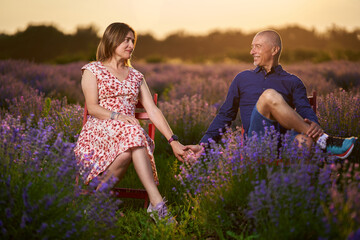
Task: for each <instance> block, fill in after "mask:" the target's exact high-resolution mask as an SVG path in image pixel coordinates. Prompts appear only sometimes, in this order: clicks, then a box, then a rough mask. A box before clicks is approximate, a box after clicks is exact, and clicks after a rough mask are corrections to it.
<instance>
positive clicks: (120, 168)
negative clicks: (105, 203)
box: [96, 150, 131, 190]
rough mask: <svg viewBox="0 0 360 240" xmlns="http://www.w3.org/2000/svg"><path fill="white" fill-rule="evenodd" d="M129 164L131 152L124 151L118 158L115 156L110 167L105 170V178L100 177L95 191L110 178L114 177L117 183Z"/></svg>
mask: <svg viewBox="0 0 360 240" xmlns="http://www.w3.org/2000/svg"><path fill="white" fill-rule="evenodd" d="M130 163H131V150H128V151H125V152H123V153H121V154H120V155H119V156H117V157H116V158H115V160H114V161H113V162H112V163H111V164H110V166H109V167H108V168H107V169H106V171H105V176H103V177H102V179H101V183H100V184H99V185H98V187H97V188H96V190H98V189H99V188H100V187H101V185H102V184H103V183H105V182H107V181H109V179H110V178H111V177H116V178H117V179H118V181H119V180H121V179H122V177H123V176H124V174H125V172H126V170H127V169H128V167H129V165H130Z"/></svg>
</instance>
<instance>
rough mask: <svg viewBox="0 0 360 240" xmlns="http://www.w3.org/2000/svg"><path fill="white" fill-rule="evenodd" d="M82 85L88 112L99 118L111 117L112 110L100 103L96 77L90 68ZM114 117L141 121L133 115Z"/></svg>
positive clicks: (133, 122) (132, 121)
mask: <svg viewBox="0 0 360 240" xmlns="http://www.w3.org/2000/svg"><path fill="white" fill-rule="evenodd" d="M81 87H82V90H83V93H84V96H85V102H86V106H87V109H88V113H89V114H90V115H92V116H94V117H96V118H98V119H102V120H106V119H110V117H111V113H112V112H111V111H110V110H108V109H105V108H103V107H101V106H100V105H99V100H98V97H99V96H98V88H97V81H96V77H95V76H94V74H93V73H92V72H90V71H89V70H84V72H83V75H82V79H81ZM114 117H115V118H114V119H115V120H120V121H124V122H127V123H130V124H139V121H138V120H137V119H136V118H134V117H132V116H126V115H121V114H116V115H114Z"/></svg>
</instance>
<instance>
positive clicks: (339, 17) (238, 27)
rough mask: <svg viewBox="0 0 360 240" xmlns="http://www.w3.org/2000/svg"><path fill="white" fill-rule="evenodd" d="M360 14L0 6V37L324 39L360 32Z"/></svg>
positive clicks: (276, 8)
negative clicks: (89, 34) (44, 31)
mask: <svg viewBox="0 0 360 240" xmlns="http://www.w3.org/2000/svg"><path fill="white" fill-rule="evenodd" d="M19 6H21V7H19ZM359 9H360V1H359V0H346V1H341V0H317V1H315V2H314V1H312V0H298V1H291V2H290V1H287V0H274V1H272V2H268V1H266V0H261V1H257V2H249V1H245V0H238V1H235V0H223V1H221V2H219V1H214V0H208V1H205V0H197V1H194V0H192V1H191V0H184V1H182V2H177V1H174V0H157V1H146V0H144V1H140V0H132V1H130V2H126V1H123V0H105V1H103V2H101V3H99V2H98V1H96V0H88V1H84V0H79V1H75V2H74V1H70V0H63V1H61V2H51V3H50V2H49V1H45V0H33V1H31V2H29V1H26V0H18V1H8V0H0V32H1V33H4V34H9V35H11V34H14V33H16V32H18V31H24V30H25V29H26V28H27V27H28V26H29V25H52V26H54V27H56V28H57V29H58V30H60V31H62V32H64V33H66V34H71V33H75V31H76V29H77V28H78V27H87V26H90V25H93V26H95V27H96V30H97V33H98V34H99V36H101V35H102V33H103V31H104V30H105V28H106V26H108V25H109V24H110V23H112V22H125V23H127V24H129V25H130V26H132V27H133V28H134V29H135V30H136V31H137V32H138V33H139V34H147V33H150V34H151V35H152V36H154V37H155V38H156V39H159V40H160V39H164V38H165V37H166V36H169V35H171V34H174V33H179V32H183V33H185V34H189V35H200V36H201V35H206V34H208V33H210V32H214V31H220V32H225V31H241V32H243V33H246V34H248V33H252V32H256V31H260V30H263V29H269V28H283V27H286V26H294V25H296V26H299V27H301V28H305V29H308V30H312V29H315V30H316V31H317V32H319V33H321V32H326V30H328V29H330V28H331V27H333V26H338V27H340V28H344V29H346V30H347V31H354V30H355V29H359V28H360V16H359V14H358V10H359ZM154 26H156V27H154Z"/></svg>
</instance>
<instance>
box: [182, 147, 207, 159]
mask: <svg viewBox="0 0 360 240" xmlns="http://www.w3.org/2000/svg"><path fill="white" fill-rule="evenodd" d="M184 150H185V151H192V153H193V154H194V155H193V156H192V157H194V158H195V159H198V158H199V157H200V156H201V154H202V153H203V152H204V147H203V146H202V145H187V146H185V149H184Z"/></svg>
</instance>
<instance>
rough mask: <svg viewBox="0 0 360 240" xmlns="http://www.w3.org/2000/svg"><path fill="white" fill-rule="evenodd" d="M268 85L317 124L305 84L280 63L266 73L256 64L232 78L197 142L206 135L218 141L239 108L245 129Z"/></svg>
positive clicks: (205, 139) (301, 114) (204, 138)
mask: <svg viewBox="0 0 360 240" xmlns="http://www.w3.org/2000/svg"><path fill="white" fill-rule="evenodd" d="M270 88H271V89H274V90H276V91H277V92H278V93H280V94H281V95H282V96H283V98H284V100H285V101H286V102H287V103H288V104H289V105H290V106H291V107H292V108H295V109H296V112H298V113H299V114H300V116H301V117H303V118H308V119H310V120H311V121H313V122H316V123H317V124H319V122H318V119H317V117H316V114H315V113H314V111H313V109H312V108H311V106H310V103H309V100H308V98H307V93H306V88H305V86H304V84H303V82H302V81H301V80H300V78H298V77H297V76H295V75H293V74H290V73H288V72H286V71H284V70H283V68H282V67H281V65H278V66H275V67H273V68H272V69H271V71H270V72H269V73H266V71H265V69H263V68H261V67H257V68H256V69H254V70H247V71H243V72H241V73H239V74H238V75H237V76H236V77H235V78H234V80H233V81H232V83H231V85H230V88H229V91H228V94H227V97H226V100H225V102H224V104H223V105H222V106H221V108H220V110H219V113H218V114H217V115H216V117H215V118H214V120H213V121H212V123H211V124H210V127H209V128H208V130H207V131H206V133H205V135H204V136H203V137H202V139H201V140H200V142H201V143H207V142H208V139H209V138H211V139H213V140H214V141H218V140H219V139H220V137H221V135H220V131H223V130H224V129H225V127H226V126H230V125H231V122H232V121H234V120H235V118H236V115H237V112H238V109H239V108H240V117H241V122H242V124H243V127H244V130H245V132H246V133H247V131H248V129H249V125H250V117H251V113H252V110H253V108H254V106H255V105H256V102H257V101H258V99H259V97H260V95H261V94H262V93H263V92H264V91H265V90H266V89H270Z"/></svg>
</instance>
